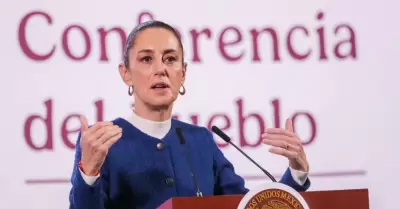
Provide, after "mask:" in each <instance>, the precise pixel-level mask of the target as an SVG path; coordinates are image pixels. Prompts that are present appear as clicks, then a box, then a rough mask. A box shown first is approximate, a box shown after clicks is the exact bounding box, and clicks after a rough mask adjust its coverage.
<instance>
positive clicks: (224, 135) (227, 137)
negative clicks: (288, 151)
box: [211, 126, 276, 182]
mask: <svg viewBox="0 0 400 209" xmlns="http://www.w3.org/2000/svg"><path fill="white" fill-rule="evenodd" d="M211 130H212V131H213V132H214V133H216V134H217V135H218V136H219V137H221V138H222V139H223V140H224V141H226V142H228V143H229V144H231V145H232V146H234V147H235V148H236V149H237V150H238V151H239V152H240V153H242V154H243V155H244V156H245V157H246V158H247V159H249V160H250V161H251V162H253V163H254V165H256V166H257V167H258V168H259V169H260V170H261V171H262V172H264V173H265V175H267V176H268V177H269V178H270V179H271V180H272V181H273V182H276V179H275V178H274V177H273V176H272V175H271V174H270V173H269V172H268V171H266V170H265V169H264V168H262V167H261V166H260V165H259V164H258V163H256V162H255V161H254V160H253V159H251V157H249V156H248V155H247V154H246V153H244V152H243V151H242V150H241V149H240V148H239V147H238V146H236V145H235V144H234V143H232V142H231V138H230V137H229V136H228V135H226V134H225V133H224V132H223V131H222V130H221V129H219V128H218V127H216V126H212V127H211Z"/></svg>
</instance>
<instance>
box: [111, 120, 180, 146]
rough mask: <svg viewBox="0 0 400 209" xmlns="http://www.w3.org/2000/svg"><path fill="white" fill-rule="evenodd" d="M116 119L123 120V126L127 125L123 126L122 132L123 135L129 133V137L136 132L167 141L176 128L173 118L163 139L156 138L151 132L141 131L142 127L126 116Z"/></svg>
mask: <svg viewBox="0 0 400 209" xmlns="http://www.w3.org/2000/svg"><path fill="white" fill-rule="evenodd" d="M115 121H120V122H122V126H123V127H125V129H124V128H123V127H121V128H123V132H122V134H123V135H127V136H128V137H129V136H132V135H135V134H141V135H145V136H147V137H149V138H151V139H155V140H157V141H165V140H164V139H166V138H169V137H170V136H171V134H173V133H174V131H173V129H174V124H175V121H174V119H171V127H170V129H169V130H168V132H167V134H166V135H165V136H164V137H163V138H161V139H159V138H156V137H154V136H150V135H149V134H147V133H145V132H143V131H141V130H140V129H138V128H137V127H136V126H134V125H133V124H132V123H130V122H129V121H128V120H126V119H125V118H121V117H119V118H117V119H116V120H115Z"/></svg>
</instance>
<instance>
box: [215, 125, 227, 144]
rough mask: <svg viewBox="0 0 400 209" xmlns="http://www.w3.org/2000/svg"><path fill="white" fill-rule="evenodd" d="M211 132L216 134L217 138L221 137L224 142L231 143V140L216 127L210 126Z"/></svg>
mask: <svg viewBox="0 0 400 209" xmlns="http://www.w3.org/2000/svg"><path fill="white" fill-rule="evenodd" d="M211 130H212V131H213V132H214V133H216V134H217V135H218V136H219V137H221V138H222V139H223V140H224V141H226V142H228V143H229V142H230V141H231V138H230V137H229V136H228V135H226V134H225V133H224V132H223V131H221V129H219V128H218V127H217V126H212V127H211Z"/></svg>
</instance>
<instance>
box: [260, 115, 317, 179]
mask: <svg viewBox="0 0 400 209" xmlns="http://www.w3.org/2000/svg"><path fill="white" fill-rule="evenodd" d="M261 137H262V139H263V142H264V144H268V145H271V146H272V147H271V148H269V150H268V151H269V152H271V153H274V154H277V155H282V156H285V157H287V158H288V159H289V166H290V167H291V168H292V169H294V170H298V171H303V172H308V170H309V167H308V162H307V158H306V153H305V152H304V149H303V145H302V143H301V140H300V139H299V137H297V136H296V134H295V133H294V131H293V123H292V120H291V119H287V120H286V126H285V129H282V128H267V130H266V132H265V133H264V134H263V135H262V136H261Z"/></svg>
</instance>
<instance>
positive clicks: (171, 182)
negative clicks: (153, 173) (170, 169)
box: [165, 178, 175, 186]
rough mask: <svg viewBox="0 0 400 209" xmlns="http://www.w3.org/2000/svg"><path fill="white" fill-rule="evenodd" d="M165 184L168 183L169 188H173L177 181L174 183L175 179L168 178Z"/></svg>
mask: <svg viewBox="0 0 400 209" xmlns="http://www.w3.org/2000/svg"><path fill="white" fill-rule="evenodd" d="M165 183H166V184H167V185H168V186H173V185H174V183H175V181H174V179H173V178H166V179H165Z"/></svg>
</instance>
